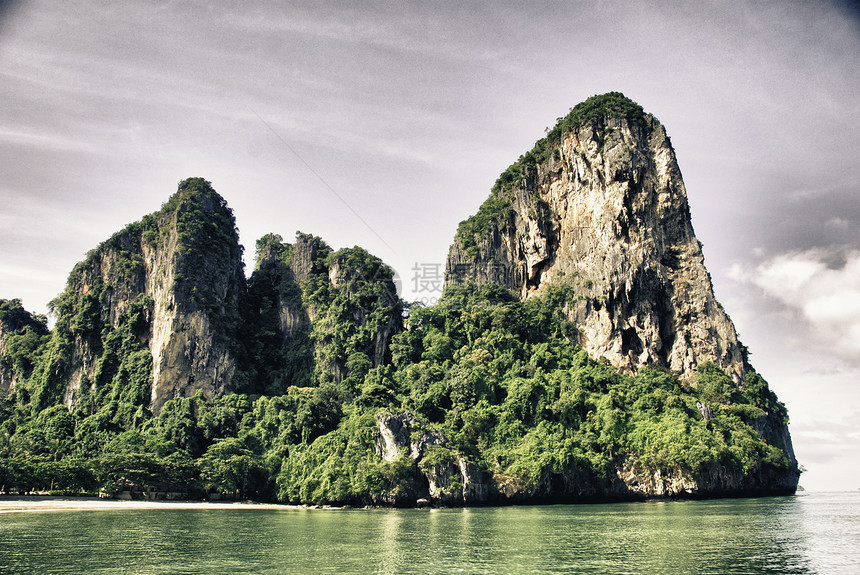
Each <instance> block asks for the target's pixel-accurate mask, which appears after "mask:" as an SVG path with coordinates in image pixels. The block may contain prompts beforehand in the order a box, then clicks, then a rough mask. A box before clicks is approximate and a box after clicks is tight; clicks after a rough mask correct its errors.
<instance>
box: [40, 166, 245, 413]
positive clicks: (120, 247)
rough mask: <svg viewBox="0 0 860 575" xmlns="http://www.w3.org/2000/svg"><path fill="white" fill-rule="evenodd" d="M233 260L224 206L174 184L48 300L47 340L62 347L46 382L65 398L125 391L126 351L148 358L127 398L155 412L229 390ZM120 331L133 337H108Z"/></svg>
mask: <svg viewBox="0 0 860 575" xmlns="http://www.w3.org/2000/svg"><path fill="white" fill-rule="evenodd" d="M241 258H242V248H241V246H240V245H239V240H238V233H237V231H236V226H235V219H234V217H233V213H232V210H230V208H229V207H228V206H227V203H226V201H225V200H224V198H222V197H221V196H219V195H218V194H217V193H216V192H215V191H214V190H213V189H212V186H211V185H210V184H209V182H207V181H206V180H203V179H202V178H190V179H188V180H184V181H183V182H180V184H179V187H178V190H177V192H176V193H175V194H174V195H173V196H171V198H170V199H169V200H168V201H167V202H166V203H165V204H164V205H163V206H162V209H161V210H160V211H158V212H156V213H154V214H150V215H148V216H145V217H144V218H143V219H142V220H141V221H139V222H136V223H134V224H131V225H129V226H127V227H126V228H125V229H124V230H122V231H120V232H118V233H116V234H114V235H113V236H112V237H111V238H110V239H109V240H107V241H105V242H103V243H102V244H101V245H99V246H98V247H97V248H96V249H94V250H92V251H91V252H90V253H89V254H88V256H87V258H86V259H85V260H84V261H83V262H81V263H79V264H78V265H77V266H76V267H75V269H74V270H73V271H72V273H71V275H70V276H69V280H68V283H67V287H66V290H65V292H64V293H63V294H61V295H60V296H59V297H58V298H57V299H56V300H54V302H52V305H53V308H54V312H55V314H56V315H57V329H56V330H55V334H54V339H55V340H57V341H58V342H62V344H63V345H62V346H61V347H62V348H63V349H68V350H69V351H68V357H66V358H65V360H64V361H63V366H62V367H63V369H58V374H62V375H63V376H64V377H60V380H61V381H59V382H57V383H55V384H54V387H58V386H59V387H63V388H64V389H63V391H62V397H63V401H64V403H66V404H67V405H69V406H71V405H73V404H76V403H77V402H78V401H80V400H81V399H86V398H88V397H90V395H91V394H96V395H97V396H99V397H103V396H104V394H110V393H112V392H111V391H110V390H111V389H112V388H115V389H117V390H118V389H119V388H127V387H128V386H127V382H122V381H118V380H117V378H118V377H119V378H120V379H122V374H123V369H124V368H127V367H128V366H125V367H124V364H123V363H122V362H124V361H129V358H130V357H131V356H133V355H134V354H138V361H139V362H140V365H141V366H143V365H145V364H147V362H149V372H146V371H147V370H145V369H143V368H142V367H141V369H140V370H138V373H139V375H140V379H141V382H140V388H141V389H140V397H137V398H135V400H134V402H136V403H141V404H145V405H147V406H150V407H151V408H152V409H153V410H154V411H156V412H157V411H159V410H160V408H161V406H162V405H163V404H164V402H166V401H167V400H169V399H171V398H173V397H176V396H189V395H193V394H194V393H196V392H197V391H198V390H199V391H202V392H203V394H204V396H206V397H208V398H211V397H213V396H214V395H215V394H220V393H225V392H226V391H230V390H231V389H232V377H233V375H234V373H235V370H236V364H235V359H234V357H233V356H234V353H233V351H232V350H231V347H232V344H231V341H232V340H233V339H234V335H235V334H234V333H233V332H234V331H235V326H236V324H237V322H238V314H239V309H238V308H239V298H240V297H241V294H242V293H243V291H244V289H245V276H244V271H243V264H242V259H241ZM130 323H133V324H134V325H133V326H132V325H130ZM124 330H125V331H129V330H130V331H131V335H133V338H129V339H124V340H123V342H124V343H123V344H122V345H119V344H117V343H116V342H113V340H112V339H111V337H112V336H111V334H112V333H120V332H122V331H124ZM116 337H117V338H118V337H119V336H116ZM135 341H136V342H137V343H136V344H135V343H134V342H135ZM57 345H60V343H58V344H57ZM146 353H148V354H149V355H150V357H149V359H148V360H147V361H144V359H142V355H141V354H146ZM105 354H109V355H111V359H110V360H109V361H108V360H106V359H105V358H106V355H105ZM144 372H146V373H144ZM149 382H151V385H149ZM48 387H50V386H48ZM144 388H145V389H144ZM117 393H119V392H118V391H117ZM144 396H145V397H144Z"/></svg>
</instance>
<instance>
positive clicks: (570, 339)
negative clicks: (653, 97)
mask: <svg viewBox="0 0 860 575" xmlns="http://www.w3.org/2000/svg"><path fill="white" fill-rule="evenodd" d="M590 109H591V108H589V109H588V110H590ZM588 110H586V111H580V112H581V115H580V118H585V119H589V118H591V117H590V116H589V114H590V113H591V112H588ZM584 121H586V120H584ZM496 200H498V203H495V204H492V203H491V204H487V206H488V207H487V208H486V209H485V210H484V211H483V212H479V215H480V217H479V218H475V219H473V220H471V224H469V225H474V226H476V228H475V229H476V230H477V229H479V228H480V227H481V226H486V225H489V224H488V222H489V221H490V220H491V219H492V217H493V216H492V214H493V213H498V212H500V211H502V212H503V211H504V210H505V209H509V207H506V205H505V204H504V202H503V201H501V199H500V198H499V197H496ZM535 205H537V206H539V203H537V201H536V200H535ZM213 222H214V224H213ZM165 230H166V231H165ZM470 233H473V232H470ZM477 233H478V232H474V234H477ZM170 234H175V236H170ZM474 234H473V235H474ZM169 237H176V238H181V241H178V244H177V245H179V247H180V249H179V252H178V253H177V255H176V256H175V257H176V258H177V260H178V267H177V268H176V269H177V277H176V278H175V284H174V286H173V288H174V290H175V293H176V294H177V295H176V305H190V306H192V308H193V309H196V310H200V311H205V312H206V313H207V314H208V317H209V318H210V321H212V322H213V323H215V324H217V325H218V330H217V331H216V333H218V334H220V336H218V337H222V338H224V339H225V342H226V344H227V345H228V346H230V349H231V350H232V351H233V354H234V355H233V357H235V358H236V372H235V375H234V377H233V380H232V386H233V390H234V393H229V394H226V395H220V396H215V397H214V398H213V399H211V400H207V399H206V398H204V394H203V393H202V392H197V393H196V394H195V395H193V396H192V397H174V398H171V399H169V400H168V401H167V402H166V403H164V405H163V407H162V408H161V410H160V412H158V413H157V414H154V413H153V412H152V411H151V409H150V408H151V405H150V401H151V393H152V380H153V358H152V356H151V354H150V350H149V338H150V337H151V333H152V328H153V326H152V321H153V320H152V318H153V314H154V309H155V306H156V305H157V302H155V301H153V299H152V298H151V297H149V296H146V295H144V294H145V293H146V292H145V289H144V287H143V279H144V278H143V277H142V275H141V274H143V271H142V270H143V268H144V267H146V266H147V265H153V264H152V262H151V261H144V260H143V257H142V254H143V253H148V252H146V251H145V250H143V245H144V244H145V245H148V246H149V247H151V248H156V247H158V245H153V244H152V243H151V242H153V241H154V242H156V243H159V242H164V241H166V239H167V238H169ZM135 246H137V247H135ZM237 246H238V244H237V243H236V236H235V225H234V220H233V218H232V213H231V212H230V211H229V209H228V208H227V207H226V204H225V203H224V202H223V200H222V199H220V197H218V196H217V195H216V194H214V191H212V190H211V187H210V186H209V185H208V183H207V182H205V181H203V180H188V181H186V182H184V183H183V184H181V185H180V191H179V192H178V193H177V194H176V195H175V196H174V197H173V198H171V200H170V201H169V202H168V203H167V204H165V207H164V208H163V209H162V211H160V212H159V213H157V214H154V215H152V216H148V217H146V218H144V219H143V220H142V222H140V223H138V224H133V225H132V226H129V227H128V228H127V229H126V232H125V233H121V234H117V235H115V236H114V237H112V238H111V239H110V240H108V242H106V243H105V244H102V246H100V247H99V249H97V250H95V251H94V252H93V253H91V254H90V255H89V256H88V258H87V260H86V261H85V262H83V263H82V264H79V265H78V266H77V267H76V268H75V270H74V271H73V272H72V274H71V276H70V278H69V284H68V287H67V289H66V291H65V292H64V293H63V294H61V295H60V296H59V297H58V298H57V299H55V300H54V301H53V302H52V309H53V314H54V315H55V317H56V325H55V327H54V329H53V330H51V331H49V330H48V328H47V322H46V319H45V318H44V317H41V316H34V315H32V314H30V313H28V312H27V311H26V310H24V309H23V307H22V306H21V303H20V301H18V300H0V337H2V343H3V346H2V347H0V350H2V355H0V383H2V385H0V491H3V492H32V491H49V492H63V493H93V492H96V491H100V490H102V491H108V492H111V491H118V490H127V489H135V490H150V491H156V492H180V493H183V494H185V495H186V496H191V497H204V496H205V495H206V494H207V493H220V494H223V495H225V496H227V497H234V498H243V499H244V498H252V499H257V500H272V501H285V502H295V503H298V502H302V503H350V504H368V503H377V504H383V503H384V504H410V503H414V500H415V498H416V497H417V496H418V494H419V493H420V492H421V489H426V481H427V479H426V478H425V477H424V474H430V473H436V472H437V470H440V469H445V468H450V467H453V466H455V463H456V462H457V461H458V460H459V459H464V460H466V461H469V462H470V463H471V464H474V465H475V466H477V469H478V470H480V472H482V473H483V475H484V477H485V478H487V480H488V481H489V483H490V485H491V487H492V488H495V489H498V490H500V491H502V490H507V491H508V492H512V493H516V494H519V496H520V497H522V498H524V499H525V500H529V498H532V499H531V500H536V499H540V498H552V497H554V496H557V495H559V494H562V493H565V494H567V495H570V494H574V493H576V492H577V491H576V490H580V491H581V492H586V493H587V492H590V493H596V494H599V493H603V492H605V490H606V489H607V488H608V486H609V485H610V484H611V482H612V481H613V478H614V477H615V474H616V470H617V469H618V468H619V467H620V466H623V465H628V466H630V468H636V469H638V470H639V471H642V472H645V473H651V474H653V473H655V472H657V471H659V472H660V473H661V474H662V475H663V476H664V477H665V476H667V475H671V474H673V473H676V472H678V470H681V472H683V473H684V474H687V475H688V476H696V475H697V474H703V475H708V474H709V473H712V472H714V470H722V471H721V472H723V471H725V472H727V473H741V474H743V475H744V476H748V477H762V476H768V475H770V476H785V475H788V474H791V473H794V472H796V470H795V469H793V468H792V463H791V462H790V461H789V460H788V458H787V456H786V454H785V451H784V449H783V448H784V447H785V446H783V445H781V444H779V441H781V439H780V438H781V435H779V434H778V433H772V432H771V431H767V430H769V429H770V430H777V428H778V427H779V426H781V425H783V424H784V423H786V422H787V413H786V411H785V408H784V406H783V405H782V404H780V403H779V402H778V401H777V399H776V397H775V396H774V395H773V393H772V392H771V391H770V390H769V389H768V386H767V384H766V382H765V381H764V380H763V379H762V378H761V377H760V376H759V375H758V374H756V373H755V372H754V371H753V370H752V369H750V370H749V372H748V375H747V378H746V381H745V382H744V383H743V385H742V386H738V385H736V384H735V383H734V382H733V381H732V380H731V379H730V378H729V377H728V376H727V375H726V374H725V373H723V372H722V371H721V370H720V369H719V368H718V367H717V366H715V365H712V364H706V365H702V366H700V368H699V371H698V374H697V377H696V380H695V382H685V381H681V380H679V379H678V378H677V377H676V376H675V375H673V374H671V373H668V372H666V371H663V370H661V369H658V368H656V367H649V368H644V369H642V370H640V372H639V373H638V374H636V375H622V374H620V373H618V372H617V371H616V370H615V369H613V368H612V367H611V366H610V365H609V364H608V362H606V361H605V360H601V361H598V360H595V359H593V358H589V357H588V356H587V354H586V353H585V352H584V351H583V350H582V349H581V348H580V347H579V346H578V345H577V343H576V342H577V339H578V332H577V329H576V327H575V326H574V325H573V324H572V323H570V322H569V321H567V319H566V313H565V309H566V308H567V306H569V305H571V304H573V303H574V302H575V301H576V300H577V298H581V297H583V294H582V293H578V292H577V291H575V290H578V289H579V287H577V288H574V287H572V285H575V284H576V283H577V282H569V283H570V284H572V285H567V286H550V287H549V288H548V289H546V290H544V291H543V292H542V295H541V296H536V297H531V298H529V299H527V300H526V301H520V300H519V298H517V297H516V296H515V295H514V294H512V293H511V292H509V291H508V290H506V289H505V288H504V287H502V286H499V285H483V286H477V285H474V284H463V285H457V286H451V287H449V288H448V289H446V291H445V293H444V296H443V297H442V299H441V301H440V302H439V303H438V304H437V305H435V306H433V307H422V306H420V305H418V304H414V305H412V306H409V307H408V308H407V307H406V306H404V304H403V302H402V301H401V300H400V299H399V298H398V297H397V294H396V291H395V287H394V283H393V271H392V270H391V269H390V268H389V267H388V266H386V265H385V264H384V263H383V262H382V261H381V260H379V258H376V257H374V256H372V255H371V254H369V253H368V252H366V251H365V250H363V249H361V248H358V247H355V248H350V249H342V250H338V251H335V250H333V249H331V248H330V247H329V246H328V245H326V244H325V242H323V241H322V240H321V239H320V238H318V237H314V236H312V235H309V234H302V233H298V234H297V236H296V240H295V242H294V243H293V244H287V243H285V242H284V241H283V239H282V238H281V237H280V236H277V235H274V234H269V235H267V236H264V237H263V238H262V239H261V240H260V241H259V242H258V243H257V257H256V261H257V269H256V270H255V271H254V274H253V275H252V276H251V278H250V279H249V280H248V281H247V283H245V282H244V278H243V277H240V278H239V280H238V281H237V282H236V283H235V284H231V283H230V281H226V282H225V279H224V278H230V277H232V275H231V274H234V273H237V270H239V271H241V267H240V266H238V265H237V264H236V262H237V261H238V255H239V254H240V253H241V251H240V250H241V248H239V247H237ZM107 252H110V257H112V258H113V260H111V261H112V262H114V263H116V262H123V263H122V265H119V264H117V265H113V266H110V265H106V266H105V268H104V269H102V265H103V262H104V261H106V259H105V258H107V255H106V254H107ZM206 254H208V255H209V257H204V256H205V255H206ZM583 284H584V286H585V288H586V289H588V287H589V285H588V281H587V280H586V282H583ZM231 285H232V286H233V287H230V286H231ZM231 289H232V290H235V293H230V290H231ZM123 294H124V295H123ZM129 294H130V295H129ZM121 297H123V298H124V299H122V300H121V305H119V299H120V298H121ZM183 298H185V299H183ZM404 309H408V310H409V313H408V316H407V317H406V318H405V319H404ZM64 402H65V404H64ZM66 405H71V407H70V408H67V407H66ZM389 411H390V412H391V413H403V412H409V413H411V414H413V415H414V416H415V417H416V418H417V421H418V423H417V424H416V426H415V427H413V439H414V437H415V436H416V434H419V433H420V432H421V431H422V430H425V431H426V430H434V431H435V432H437V433H439V434H441V435H442V436H444V438H445V443H444V444H443V445H435V446H433V447H430V448H429V449H428V450H427V451H426V452H425V453H424V455H423V457H422V458H420V459H419V460H418V461H414V460H413V459H412V458H411V457H409V456H408V455H407V454H406V453H403V454H401V456H400V457H397V458H395V459H394V460H393V461H385V460H383V459H382V458H381V456H380V455H378V454H377V451H376V442H377V438H378V434H379V432H378V428H377V425H378V423H377V422H378V416H380V414H382V413H388V412H389ZM762 430H764V431H762ZM757 431H759V432H761V433H762V435H760V434H759V433H757ZM463 487H464V486H463V484H462V483H461V482H460V481H459V479H457V478H454V479H452V480H451V481H449V482H448V484H447V486H445V487H444V489H446V490H447V492H449V493H454V492H456V491H457V490H462V489H463Z"/></svg>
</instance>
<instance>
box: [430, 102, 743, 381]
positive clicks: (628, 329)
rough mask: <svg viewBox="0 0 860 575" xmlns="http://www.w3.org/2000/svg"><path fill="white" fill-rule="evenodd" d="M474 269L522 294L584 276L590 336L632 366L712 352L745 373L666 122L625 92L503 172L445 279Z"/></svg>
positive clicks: (586, 334) (580, 111)
mask: <svg viewBox="0 0 860 575" xmlns="http://www.w3.org/2000/svg"><path fill="white" fill-rule="evenodd" d="M465 281H474V282H477V283H489V282H495V283H501V284H503V285H505V286H507V287H508V288H510V289H513V290H515V291H516V292H517V293H519V294H520V295H521V297H522V298H527V297H529V296H530V295H532V294H536V293H540V292H541V291H542V290H543V289H544V288H545V287H546V286H547V285H548V284H550V283H564V284H568V285H570V286H572V287H573V289H574V290H575V291H576V293H577V295H578V297H577V301H576V303H575V304H573V305H571V306H569V308H568V309H567V313H568V315H569V316H570V318H571V319H572V320H573V321H574V322H575V323H576V324H577V326H578V327H579V329H580V337H581V341H580V343H581V345H582V346H583V348H584V349H585V350H586V351H587V352H588V353H589V355H591V356H593V357H606V358H607V359H609V360H610V362H612V364H613V365H615V366H616V367H618V368H620V369H622V370H624V371H635V369H636V368H638V367H639V366H643V365H650V364H657V365H661V366H664V367H667V368H669V369H671V370H673V371H676V372H678V373H680V374H681V375H682V377H685V378H690V377H691V376H692V374H693V373H694V371H695V369H696V367H697V366H698V365H700V364H702V363H705V362H713V363H715V364H717V365H718V366H720V367H721V368H722V369H723V370H725V371H726V372H727V373H728V374H729V375H730V376H731V377H732V378H733V379H734V380H735V382H736V383H740V382H741V381H742V380H743V378H744V374H745V370H746V365H745V357H744V350H743V347H742V346H741V345H740V344H739V343H738V338H737V334H736V332H735V328H734V326H733V325H732V322H731V321H730V320H729V318H728V316H727V315H726V313H725V312H724V311H723V309H722V307H721V306H720V304H719V303H718V302H717V300H716V299H715V298H714V293H713V288H712V285H711V279H710V276H709V274H708V272H707V270H706V269H705V265H704V260H703V255H702V248H701V244H700V243H699V242H698V240H697V239H696V236H695V234H694V233H693V227H692V225H691V221H690V211H689V206H688V204H687V194H686V190H685V187H684V182H683V179H682V178H681V172H680V170H679V168H678V163H677V161H676V159H675V152H674V150H673V149H672V145H671V143H670V141H669V138H668V136H667V135H666V130H665V129H664V127H663V126H662V125H661V124H660V123H659V122H658V121H657V120H656V119H655V118H654V117H653V116H652V115H650V114H646V113H644V112H643V111H642V108H641V107H639V106H638V105H637V104H635V103H633V102H631V101H630V100H628V99H626V98H624V97H623V96H622V95H621V94H618V93H610V94H606V95H604V96H596V97H594V98H591V99H589V100H588V101H586V102H584V103H583V104H580V105H579V106H577V107H576V108H574V109H572V111H571V113H570V114H569V115H568V116H567V117H566V118H564V119H562V120H561V121H560V122H559V125H557V126H556V127H555V128H554V129H553V130H552V131H551V132H550V133H549V134H548V136H547V138H545V139H544V140H541V141H540V142H538V144H537V145H536V147H535V148H534V149H533V150H532V151H530V152H528V153H527V154H525V155H524V156H522V157H521V158H520V160H519V161H518V162H517V163H515V164H514V165H513V166H511V167H510V168H509V169H508V170H507V171H506V172H505V173H504V174H502V176H501V177H500V178H499V181H498V182H497V183H496V186H495V187H494V188H493V192H492V195H491V196H490V198H489V199H488V200H487V201H486V202H485V203H484V205H482V206H481V209H480V210H479V212H478V214H476V215H475V216H473V217H472V218H470V219H469V220H466V221H465V222H463V223H462V224H461V225H460V228H459V230H458V232H457V237H456V238H455V241H454V244H453V246H452V247H451V250H450V254H449V256H448V261H447V264H446V282H447V283H448V284H451V283H460V282H465Z"/></svg>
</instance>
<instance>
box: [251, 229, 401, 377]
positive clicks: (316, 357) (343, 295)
mask: <svg viewBox="0 0 860 575" xmlns="http://www.w3.org/2000/svg"><path fill="white" fill-rule="evenodd" d="M392 277H393V272H392V271H391V269H390V268H388V266H385V265H384V264H383V263H382V261H381V260H379V258H376V257H374V256H372V255H370V254H368V253H367V252H366V251H365V250H363V249H361V248H358V247H355V248H347V249H342V250H339V251H337V252H335V251H333V250H332V249H331V248H330V247H329V246H328V245H326V244H325V242H323V241H322V240H321V239H320V238H318V237H314V236H312V235H310V234H303V233H298V234H297V235H296V240H295V242H294V243H292V244H289V243H285V242H284V241H283V239H282V238H281V236H278V235H274V234H269V235H267V236H264V237H263V238H261V239H260V240H259V241H258V242H257V266H256V269H255V271H254V273H253V274H252V276H251V278H250V280H249V289H248V296H249V297H248V305H247V306H246V307H247V308H248V309H247V311H246V316H245V322H246V325H247V327H248V328H249V330H248V331H249V333H251V336H250V340H251V341H254V342H255V344H254V346H255V348H256V350H257V351H252V352H251V353H249V359H252V361H251V362H250V364H249V365H248V366H247V371H248V373H249V374H250V377H251V378H252V379H254V380H256V387H257V389H256V391H258V392H266V393H283V392H284V391H285V390H286V389H287V387H288V386H290V385H294V386H299V387H302V386H310V385H319V384H323V383H326V382H332V383H336V384H340V383H342V382H346V383H347V386H346V387H347V388H356V387H358V386H359V385H360V384H361V383H362V382H363V379H364V376H365V375H366V373H367V372H368V371H369V370H370V369H372V368H374V367H377V366H379V365H382V364H383V363H385V362H386V361H387V360H388V357H389V351H388V346H389V341H390V338H391V336H392V335H393V334H394V333H395V332H396V331H397V330H398V329H399V327H400V325H401V322H402V320H401V312H402V307H401V303H400V299H399V298H398V297H397V292H396V288H395V285H394V282H393V280H392Z"/></svg>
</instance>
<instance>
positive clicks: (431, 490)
mask: <svg viewBox="0 0 860 575" xmlns="http://www.w3.org/2000/svg"><path fill="white" fill-rule="evenodd" d="M377 422H378V427H379V436H378V437H377V440H376V453H377V454H378V455H379V456H380V457H382V458H383V459H385V460H386V461H394V460H395V459H397V458H398V457H401V456H406V457H409V458H410V459H412V460H413V461H415V462H417V463H418V468H419V469H420V470H421V473H422V474H423V476H424V477H423V481H416V482H415V484H414V485H413V486H412V488H411V489H409V490H408V491H409V492H410V494H411V495H412V500H411V501H408V502H406V503H407V504H415V501H416V500H417V499H419V498H420V499H426V500H428V501H430V502H432V503H435V504H437V505H474V504H480V503H485V502H487V501H489V499H490V496H491V492H490V489H491V483H490V481H489V478H488V477H487V476H486V474H484V473H483V472H481V470H480V469H479V468H478V466H477V465H475V464H474V463H472V462H470V461H467V460H465V459H464V458H462V457H460V456H459V455H456V454H454V453H453V452H452V451H451V450H450V448H449V447H448V444H447V442H446V440H445V438H444V437H443V436H442V434H441V433H439V432H438V431H436V430H434V429H431V428H429V427H428V426H427V425H425V424H424V423H422V422H420V421H419V420H418V418H416V417H415V415H413V414H412V413H409V412H400V413H392V412H390V411H384V412H382V413H380V414H379V416H378V418H377ZM434 448H435V450H434Z"/></svg>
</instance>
